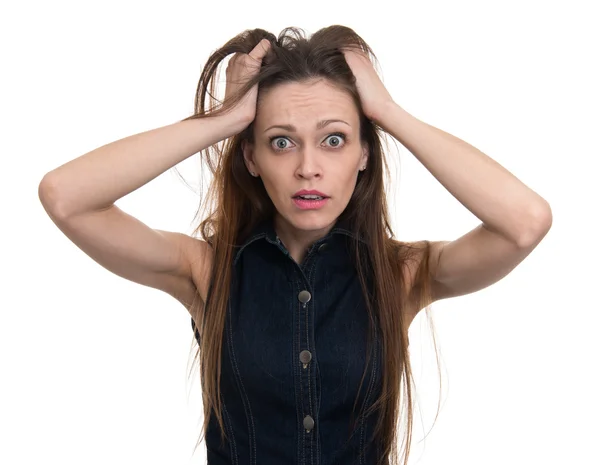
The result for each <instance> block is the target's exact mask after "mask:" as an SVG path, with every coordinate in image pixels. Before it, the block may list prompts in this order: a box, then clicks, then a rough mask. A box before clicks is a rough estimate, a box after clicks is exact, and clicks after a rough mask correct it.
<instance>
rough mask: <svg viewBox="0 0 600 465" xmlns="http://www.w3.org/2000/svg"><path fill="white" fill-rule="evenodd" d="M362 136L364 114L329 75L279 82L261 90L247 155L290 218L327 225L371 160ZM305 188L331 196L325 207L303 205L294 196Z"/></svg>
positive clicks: (315, 226)
mask: <svg viewBox="0 0 600 465" xmlns="http://www.w3.org/2000/svg"><path fill="white" fill-rule="evenodd" d="M329 120H339V121H331V122H328V121H329ZM325 123H328V124H325ZM273 126H275V127H273ZM277 126H288V127H285V128H284V127H277ZM359 136H360V132H359V114H358V111H357V109H356V106H355V105H354V102H353V100H352V98H351V96H350V95H348V94H347V93H346V92H344V91H342V90H340V89H339V88H337V87H335V86H333V85H331V84H329V83H328V82H327V81H324V80H318V81H311V82H310V83H286V84H280V85H277V86H275V87H273V88H271V89H269V90H268V91H267V92H265V93H264V94H261V95H260V98H259V102H258V105H257V111H256V117H255V120H254V144H249V143H244V144H243V148H244V160H245V163H246V166H247V168H248V170H249V171H253V172H254V173H257V174H258V175H259V176H260V177H261V179H262V181H263V183H264V186H265V189H266V191H267V193H268V194H269V197H270V198H271V200H272V201H273V204H274V205H275V208H276V209H277V211H278V213H279V214H280V215H281V216H282V217H283V218H284V219H285V220H286V222H288V223H290V224H291V225H292V226H293V227H295V228H298V229H301V230H313V231H315V230H321V229H326V228H327V227H328V226H332V225H333V224H334V223H335V221H336V219H337V217H338V216H339V215H340V214H341V213H342V212H343V211H344V209H345V208H346V206H347V205H348V202H349V201H350V197H351V196H352V192H353V191H354V188H355V186H356V180H357V177H358V173H359V169H361V168H362V167H364V166H365V165H366V163H367V157H368V148H367V146H366V144H361V141H360V137H359ZM301 189H307V190H312V189H315V190H318V191H320V192H322V193H323V194H325V195H326V196H328V198H327V200H326V201H325V202H324V204H323V206H322V207H320V208H316V209H315V208H310V209H302V208H300V206H299V205H298V204H297V203H296V202H295V201H294V200H295V199H294V196H295V195H296V193H297V192H298V191H299V190H301Z"/></svg>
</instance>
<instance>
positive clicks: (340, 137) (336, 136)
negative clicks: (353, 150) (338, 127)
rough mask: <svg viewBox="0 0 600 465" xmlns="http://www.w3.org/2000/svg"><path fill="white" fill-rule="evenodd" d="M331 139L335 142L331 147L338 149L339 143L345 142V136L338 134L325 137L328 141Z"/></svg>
mask: <svg viewBox="0 0 600 465" xmlns="http://www.w3.org/2000/svg"><path fill="white" fill-rule="evenodd" d="M332 137H333V141H335V142H334V143H333V145H332V147H338V146H339V145H340V143H343V142H346V136H344V134H342V133H341V132H340V133H336V134H331V135H329V136H327V139H330V138H332ZM340 139H341V140H342V142H340Z"/></svg>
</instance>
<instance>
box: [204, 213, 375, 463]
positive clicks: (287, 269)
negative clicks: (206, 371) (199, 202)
mask: <svg viewBox="0 0 600 465" xmlns="http://www.w3.org/2000/svg"><path fill="white" fill-rule="evenodd" d="M354 237H355V235H354V234H353V233H352V231H350V230H349V229H348V227H347V223H346V222H344V221H339V220H338V222H337V223H336V224H335V225H334V227H333V228H332V230H331V231H330V232H329V234H327V235H326V236H325V237H323V238H321V239H319V240H318V241H316V242H315V243H314V244H312V246H311V247H310V248H309V250H308V252H307V255H306V257H305V258H304V261H303V262H302V264H301V265H299V264H298V263H296V262H295V261H294V260H293V259H292V257H291V256H290V255H289V253H288V251H287V249H286V248H285V246H284V245H283V244H282V242H281V241H280V240H279V238H278V237H277V235H276V233H275V230H274V227H273V222H272V220H267V221H264V222H262V223H260V224H259V225H258V226H257V227H256V228H255V229H254V231H252V233H251V234H250V235H249V236H248V238H247V239H246V240H245V241H244V242H243V243H242V244H241V245H239V246H236V249H235V254H234V260H233V267H234V268H233V274H232V286H231V294H230V302H229V306H228V312H227V317H226V324H225V333H224V337H223V346H222V347H223V349H222V350H223V352H222V354H223V355H222V365H221V395H222V400H223V408H222V412H223V422H224V425H225V427H226V433H227V435H228V436H229V439H230V440H225V443H224V446H223V447H221V438H220V431H219V427H218V423H217V421H216V419H215V415H214V414H213V415H212V416H211V420H210V422H209V426H208V428H207V430H206V435H205V440H206V446H207V459H208V465H270V464H281V465H283V464H285V465H296V464H298V465H334V464H335V465H351V464H357V465H359V464H368V465H375V463H376V459H377V455H378V452H379V449H378V443H377V442H376V441H374V442H369V438H371V437H372V434H373V432H374V427H375V422H376V420H377V418H376V413H375V414H371V415H370V416H369V417H367V418H365V417H364V414H363V411H364V408H365V407H366V406H370V405H372V404H373V402H374V400H375V399H376V398H377V395H378V394H379V393H380V389H381V344H380V340H381V334H380V332H379V331H376V334H373V335H372V337H371V340H372V344H371V346H372V348H373V349H372V352H371V359H370V362H369V367H368V371H367V375H366V377H365V380H364V381H363V384H362V386H361V388H360V397H359V401H358V403H357V405H356V410H355V413H354V417H353V418H354V419H356V418H357V417H358V418H359V421H358V423H357V429H355V430H354V432H353V433H352V435H351V436H350V433H351V426H352V425H351V413H352V408H353V405H354V401H355V399H356V396H357V394H359V385H360V380H361V376H362V374H363V371H364V369H365V363H366V355H367V333H368V328H369V324H368V313H367V307H366V305H365V300H364V296H363V293H362V289H361V286H360V281H359V278H358V274H357V272H356V268H355V267H354V265H353V263H354V260H353V259H352V258H353V255H352V254H353V249H352V248H351V247H350V245H351V240H352V238H354ZM361 242H362V243H364V241H361ZM368 282H369V284H368V285H369V286H371V282H372V281H371V280H370V279H368ZM192 328H193V330H194V332H195V336H196V339H197V340H198V342H200V339H199V332H198V330H197V329H196V326H195V324H194V321H193V319H192ZM365 402H366V404H365ZM349 438H350V439H349Z"/></svg>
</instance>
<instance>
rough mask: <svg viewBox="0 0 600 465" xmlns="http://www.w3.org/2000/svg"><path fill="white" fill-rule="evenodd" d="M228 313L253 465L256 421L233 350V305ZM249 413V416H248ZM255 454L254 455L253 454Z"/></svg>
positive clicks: (231, 347) (234, 366)
mask: <svg viewBox="0 0 600 465" xmlns="http://www.w3.org/2000/svg"><path fill="white" fill-rule="evenodd" d="M228 310H229V311H228V312H227V314H228V315H229V338H228V343H229V352H230V354H231V356H230V362H231V364H232V368H233V371H234V373H235V375H236V378H237V379H238V381H239V383H240V393H241V394H242V401H243V402H242V403H243V405H244V412H245V413H246V422H247V424H248V433H249V435H248V437H249V439H250V444H249V446H250V461H251V462H252V463H256V437H255V431H254V419H253V417H252V409H251V407H250V401H249V399H248V396H247V395H246V390H245V389H244V383H243V381H242V377H241V375H240V372H239V369H238V365H237V360H236V358H235V351H234V348H233V336H232V334H231V331H232V329H231V305H229V306H228ZM248 413H249V415H248ZM253 452H254V453H253Z"/></svg>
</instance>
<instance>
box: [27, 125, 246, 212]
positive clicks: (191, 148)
mask: <svg viewBox="0 0 600 465" xmlns="http://www.w3.org/2000/svg"><path fill="white" fill-rule="evenodd" d="M242 126H243V122H241V121H239V120H238V119H237V118H236V116H235V115H234V114H226V115H221V116H211V117H208V118H201V119H191V120H186V121H179V122H177V123H173V124H170V125H167V126H163V127H160V128H157V129H152V130H150V131H146V132H142V133H139V134H135V135H132V136H128V137H125V138H123V139H119V140H117V141H114V142H111V143H109V144H107V145H103V146H102V147H99V148H97V149H95V150H92V151H91V152H89V153H86V154H85V155H82V156H80V157H78V158H75V159H74V160H71V161H69V162H67V163H65V164H64V165H61V166H59V167H58V168H56V169H54V170H52V171H50V172H49V173H47V174H46V176H45V177H44V179H43V180H42V182H41V183H40V188H39V195H40V199H41V201H42V203H43V204H44V206H45V207H46V208H52V209H53V210H54V211H55V213H56V214H57V215H59V216H61V217H68V216H71V215H76V214H78V213H84V212H88V211H93V210H102V209H104V208H108V207H110V206H111V205H112V204H114V202H115V201H116V200H118V199H120V198H121V197H124V196H126V195H127V194H129V193H131V192H133V191H135V190H136V189H138V188H140V187H141V186H143V185H144V184H147V183H148V182H150V181H151V180H152V179H154V178H156V177H158V176H159V175H160V174H162V173H164V172H165V171H167V170H168V169H170V168H172V167H173V166H175V165H177V164H178V163H180V162H182V161H183V160H185V159H186V158H188V157H190V156H192V155H193V154H195V153H198V152H199V151H200V150H203V149H205V148H207V147H209V146H211V145H212V144H215V143H217V142H219V141H221V140H223V139H226V138H227V137H230V136H232V135H234V134H236V133H237V132H239V131H241V129H243V128H242Z"/></svg>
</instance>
